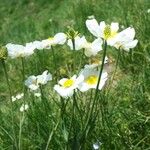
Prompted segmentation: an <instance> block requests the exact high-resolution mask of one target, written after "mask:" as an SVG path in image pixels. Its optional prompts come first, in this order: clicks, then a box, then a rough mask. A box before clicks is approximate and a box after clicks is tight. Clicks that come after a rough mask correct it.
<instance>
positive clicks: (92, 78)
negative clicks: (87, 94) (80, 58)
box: [85, 75, 98, 85]
mask: <svg viewBox="0 0 150 150" xmlns="http://www.w3.org/2000/svg"><path fill="white" fill-rule="evenodd" d="M97 80H98V77H97V76H95V75H91V76H89V77H88V78H86V80H85V82H86V83H87V84H89V85H93V84H96V83H97Z"/></svg>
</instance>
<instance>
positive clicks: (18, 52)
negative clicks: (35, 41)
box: [6, 43, 24, 58]
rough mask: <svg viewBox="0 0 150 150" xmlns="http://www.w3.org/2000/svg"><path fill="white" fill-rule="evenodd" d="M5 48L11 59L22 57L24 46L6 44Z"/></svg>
mask: <svg viewBox="0 0 150 150" xmlns="http://www.w3.org/2000/svg"><path fill="white" fill-rule="evenodd" d="M6 48H7V50H8V56H9V57H11V58H17V57H23V55H24V46H22V45H18V44H11V43H8V44H7V45H6Z"/></svg>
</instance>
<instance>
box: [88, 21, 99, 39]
mask: <svg viewBox="0 0 150 150" xmlns="http://www.w3.org/2000/svg"><path fill="white" fill-rule="evenodd" d="M86 26H87V28H88V30H89V31H90V32H91V33H92V34H93V35H94V36H95V37H98V38H99V37H102V31H101V29H100V26H99V24H98V22H97V21H96V19H88V20H86Z"/></svg>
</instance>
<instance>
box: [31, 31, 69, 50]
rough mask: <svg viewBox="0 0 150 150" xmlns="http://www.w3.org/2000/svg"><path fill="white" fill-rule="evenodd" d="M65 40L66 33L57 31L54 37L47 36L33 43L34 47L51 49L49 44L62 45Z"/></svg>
mask: <svg viewBox="0 0 150 150" xmlns="http://www.w3.org/2000/svg"><path fill="white" fill-rule="evenodd" d="M66 40H67V35H66V34H64V33H61V32H60V33H57V34H56V35H55V36H54V37H49V38H48V39H45V40H42V41H34V42H33V44H34V46H35V47H36V49H39V50H42V49H51V46H55V45H57V44H58V45H63V44H64V43H65V42H66Z"/></svg>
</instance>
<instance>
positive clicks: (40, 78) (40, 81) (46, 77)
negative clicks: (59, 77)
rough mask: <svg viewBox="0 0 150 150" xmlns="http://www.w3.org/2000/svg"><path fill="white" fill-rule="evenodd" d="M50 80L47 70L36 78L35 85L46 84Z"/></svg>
mask: <svg viewBox="0 0 150 150" xmlns="http://www.w3.org/2000/svg"><path fill="white" fill-rule="evenodd" d="M50 80H52V75H51V74H50V73H48V70H46V71H44V72H43V73H42V74H41V75H38V76H37V84H42V85H44V84H47V82H48V81H50Z"/></svg>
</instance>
